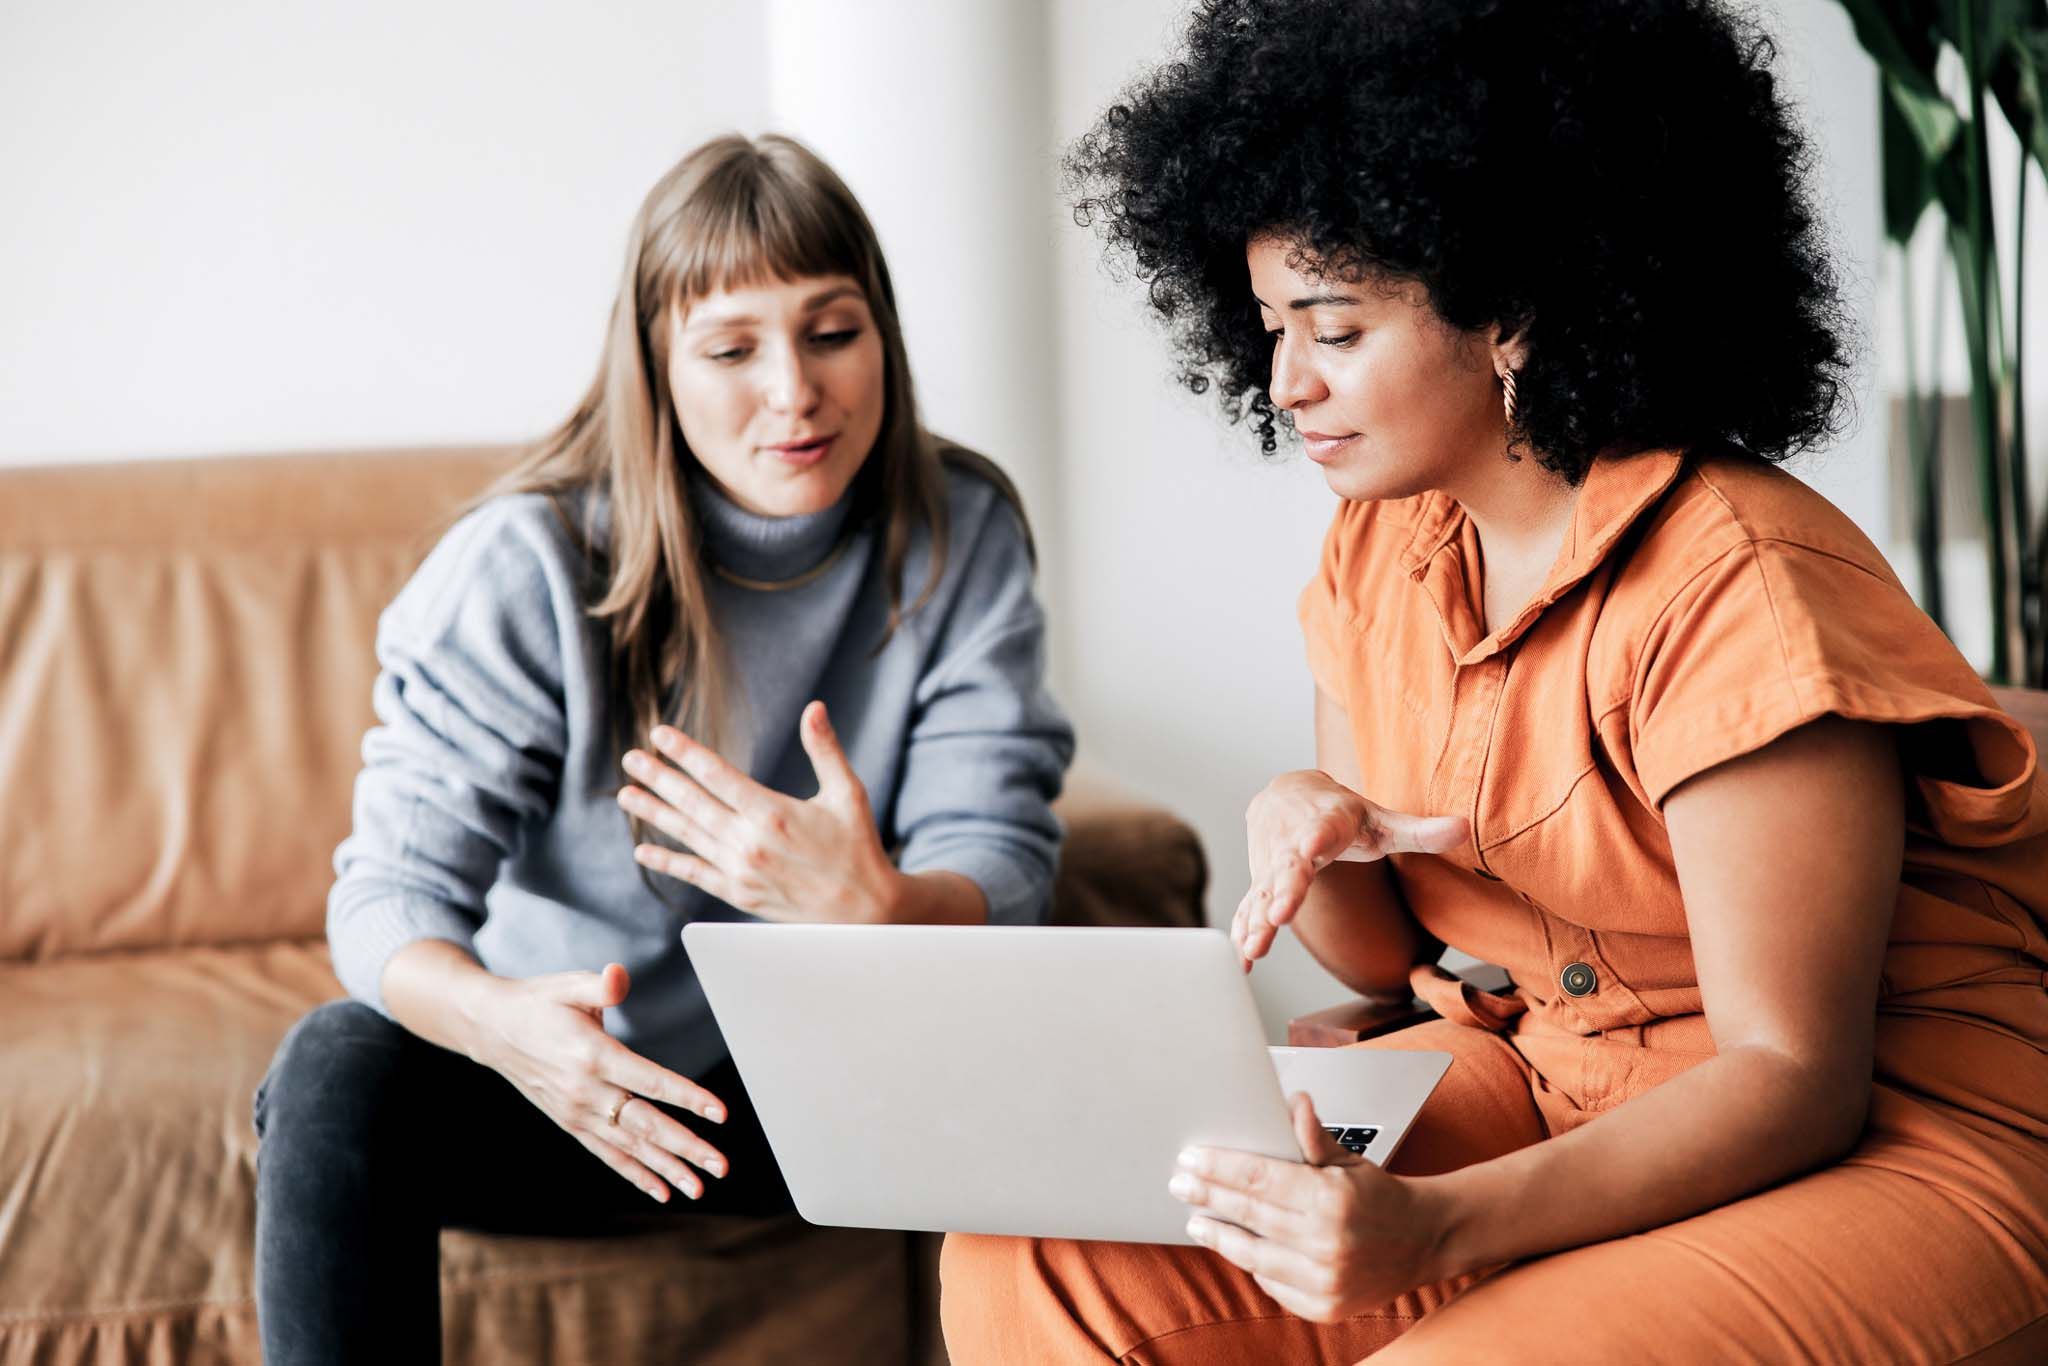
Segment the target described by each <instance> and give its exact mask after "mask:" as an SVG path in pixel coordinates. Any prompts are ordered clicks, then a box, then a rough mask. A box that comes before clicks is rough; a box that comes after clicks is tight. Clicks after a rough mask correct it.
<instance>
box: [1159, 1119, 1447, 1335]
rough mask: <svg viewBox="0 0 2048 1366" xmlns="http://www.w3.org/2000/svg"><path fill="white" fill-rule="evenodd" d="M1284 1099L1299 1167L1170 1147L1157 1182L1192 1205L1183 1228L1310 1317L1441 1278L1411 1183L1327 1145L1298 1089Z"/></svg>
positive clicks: (1330, 1315)
mask: <svg viewBox="0 0 2048 1366" xmlns="http://www.w3.org/2000/svg"><path fill="white" fill-rule="evenodd" d="M1288 1104H1289V1108H1290V1109H1291V1111H1292V1112H1293V1117H1294V1131H1295V1137H1296V1138H1297V1139H1298V1140H1299V1141H1300V1143H1301V1149H1302V1151H1303V1152H1305V1153H1307V1154H1308V1155H1309V1160H1308V1161H1307V1162H1289V1161H1286V1160H1284V1159H1281V1158H1276V1157H1265V1156H1262V1155H1260V1154H1258V1153H1246V1152H1236V1151H1232V1150H1230V1149H1226V1148H1190V1149H1188V1150H1187V1151H1186V1152H1184V1153H1182V1154H1181V1165H1180V1170H1179V1171H1177V1172H1176V1173H1175V1174H1174V1177H1173V1180H1172V1182H1171V1183H1170V1185H1169V1187H1168V1188H1169V1189H1170V1190H1171V1191H1172V1192H1173V1194H1174V1195H1175V1196H1176V1197H1178V1198H1179V1199H1181V1200H1183V1201H1185V1202H1186V1203H1187V1204H1188V1205H1190V1206H1192V1207H1193V1209H1194V1211H1195V1213H1194V1217H1193V1218H1191V1219H1189V1220H1188V1233H1189V1235H1190V1236H1191V1237H1193V1238H1194V1239H1195V1241H1196V1242H1198V1243H1200V1244H1201V1245H1202V1246H1204V1247H1206V1248H1209V1249H1210V1250H1211V1251H1213V1252H1215V1253H1216V1254H1217V1255H1218V1256H1220V1257H1222V1258H1223V1259H1224V1260H1225V1261H1228V1262H1230V1263H1231V1264H1233V1265H1235V1266H1237V1267H1239V1268H1241V1269H1242V1270H1245V1271H1248V1272H1250V1273H1251V1275H1252V1278H1253V1279H1254V1280H1256V1281H1257V1282H1258V1283H1259V1288H1260V1289H1262V1290H1264V1291H1265V1292H1266V1293H1267V1294H1268V1295H1271V1296H1272V1297H1273V1299H1274V1300H1275V1301H1277V1302H1278V1303H1279V1305H1280V1306H1281V1307H1282V1308H1283V1309H1287V1310H1289V1311H1290V1312H1292V1313H1295V1314H1298V1315H1300V1316H1301V1317H1302V1318H1305V1319H1311V1320H1313V1321H1315V1322H1317V1323H1330V1322H1333V1321H1335V1320H1337V1319H1341V1318H1345V1317H1347V1316H1349V1315H1352V1314H1358V1313H1362V1312H1364V1311H1365V1310H1368V1309H1372V1308H1376V1307H1378V1306H1379V1305H1382V1304H1385V1303H1386V1302H1387V1301H1388V1300H1391V1299H1393V1298H1394V1297H1395V1296H1396V1295H1399V1294H1401V1293H1402V1292H1404V1291H1408V1290H1413V1289H1415V1288H1416V1287H1417V1286H1420V1285H1427V1284H1429V1283H1430V1282H1432V1281H1436V1280H1441V1279H1443V1278H1444V1277H1445V1275H1447V1274H1448V1273H1447V1270H1445V1269H1440V1268H1439V1267H1438V1265H1437V1250H1438V1244H1439V1242H1440V1237H1439V1232H1438V1222H1439V1221H1438V1220H1437V1218H1436V1217H1435V1215H1434V1213H1433V1212H1432V1210H1431V1208H1430V1206H1429V1203H1428V1201H1426V1200H1425V1199H1424V1198H1423V1197H1422V1195H1421V1193H1420V1191H1419V1190H1418V1188H1417V1186H1416V1184H1415V1183H1414V1182H1413V1181H1410V1180H1406V1179H1404V1178H1402V1177H1398V1176H1389V1175H1387V1173H1385V1172H1383V1171H1381V1170H1380V1169H1379V1168H1378V1167H1375V1166H1373V1165H1372V1164H1371V1163H1370V1162H1367V1161H1365V1160H1364V1159H1362V1158H1358V1157H1354V1156H1352V1155H1351V1154H1350V1153H1348V1152H1346V1151H1345V1150H1344V1149H1342V1148H1340V1147H1339V1146H1337V1144H1336V1143H1335V1142H1334V1141H1333V1140H1332V1139H1331V1138H1330V1136H1329V1135H1328V1134H1326V1133H1324V1132H1323V1127H1322V1124H1321V1123H1320V1122H1319V1121H1318V1120H1317V1119H1316V1112H1315V1106H1314V1105H1313V1104H1312V1103H1311V1102H1310V1100H1309V1098H1308V1097H1307V1096H1306V1095H1301V1094H1297V1095H1295V1096H1292V1097H1290V1099H1289V1102H1288Z"/></svg>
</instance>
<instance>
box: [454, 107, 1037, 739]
mask: <svg viewBox="0 0 2048 1366" xmlns="http://www.w3.org/2000/svg"><path fill="white" fill-rule="evenodd" d="M820 275H849V276H851V277H853V279H854V280H855V281H857V282H858V283H859V284H860V286H861V288H862V290H863V292H864V293H865V294H866V295H867V304H868V309H869V311H870V313H872V314H873V316H874V320H875V326H876V329H877V330H878V331H879V333H880V335H881V340H882V348H883V355H884V368H883V389H884V405H883V411H882V428H881V432H880V434H879V435H878V436H877V437H876V440H875V446H874V449H873V450H872V451H871V452H870V453H869V455H868V458H867V460H866V462H865V463H864V464H863V465H862V467H861V470H860V473H859V474H858V475H857V476H856V477H855V481H854V496H855V499H856V502H855V506H854V508H853V511H852V514H851V515H852V517H854V518H856V519H863V518H866V519H878V520H879V521H880V522H881V523H882V526H883V541H882V544H883V565H884V570H885V575H886V580H887V584H888V592H889V623H888V630H889V632H891V633H893V632H894V631H895V630H896V628H897V627H898V626H900V625H901V624H902V621H903V618H904V616H905V615H907V613H908V612H914V611H916V610H917V608H918V607H920V606H922V605H923V603H924V602H925V601H926V600H927V599H928V598H929V597H930V595H931V593H932V591H933V589H934V588H935V587H936V586H937V584H938V580H939V575H940V573H941V572H942V571H943V570H944V568H945V562H946V553H947V544H946V540H947V537H946V532H947V517H946V481H945V472H944V466H945V465H946V464H958V465H963V466H966V467H969V468H972V469H975V470H976V471H978V472H980V473H981V474H983V475H984V476H985V477H988V478H989V479H991V480H992V481H993V482H994V483H995V484H996V486H997V487H998V488H999V489H1001V490H1002V491H1003V493H1004V495H1005V496H1006V497H1007V498H1008V499H1009V500H1010V501H1011V502H1012V503H1013V504H1016V505H1018V512H1019V515H1020V516H1021V515H1022V506H1021V504H1018V500H1017V494H1016V490H1015V488H1014V486H1013V485H1011V483H1010V481H1009V480H1008V479H1007V478H1006V477H1005V476H1004V475H1003V474H1002V473H1001V472H1000V471H998V470H997V469H996V468H995V466H994V465H992V464H990V463H989V462H988V461H987V460H985V459H983V458H982V457H980V456H978V455H975V454H974V453H972V452H970V451H966V450H964V449H962V448H960V447H955V446H950V445H948V444H946V443H942V442H940V441H938V440H936V439H935V438H933V437H932V436H931V435H930V434H929V433H928V432H926V431H925V429H924V427H923V426H922V425H921V423H920V422H919V419H918V413H917V402H916V398H915V395H914V392H913V390H912V387H911V382H910V363H909V358H908V355H907V353H906V352H905V350H904V345H903V332H902V327H901V324H900V322H899V320H898V318H897V314H896V295H895V290H894V288H893V287H892V286H891V284H890V281H889V269H888V266H887V265H886V264H885V263H884V261H883V259H882V248H881V244H880V242H879V241H878V240H877V239H876V237H875V231H874V228H873V227H872V226H871V225H870V224H869V223H868V218H867V215H866V214H865V213H864V212H862V210H861V207H860V203H859V201H857V200H856V199H855V198H854V197H853V193H852V191H850V190H848V189H847V188H846V185H845V183H844V182H842V181H841V180H840V179H839V177H838V176H837V175H836V174H834V173H833V171H832V168H831V167H829V166H827V165H826V164H825V163H824V162H823V161H821V160H820V159H819V158H818V157H817V155H816V154H815V153H813V152H812V151H810V149H808V148H806V147H805V146H803V145H802V144H801V143H799V142H796V141H795V140H794V139H791V138H786V137H781V136H776V135H773V134H771V135H768V136H765V137H760V138H756V139H752V140H749V139H747V138H744V137H740V136H737V135H728V136H725V137H720V138H715V139H713V140H712V141H710V142H707V143H705V144H704V145H703V146H701V147H698V148H697V149H696V150H694V151H692V152H690V153H689V154H688V155H687V156H685V157H684V158H683V159H682V160H681V161H679V162H677V163H676V165H675V166H674V167H673V168H672V169H670V170H669V172H668V173H667V174H666V175H664V176H662V178H661V179H660V180H658V181H656V182H655V184H654V188H653V189H651V190H649V191H648V192H647V198H646V200H645V201H644V202H643V203H642V204H641V206H640V211H639V213H638V214H636V215H635V216H634V219H633V226H632V232H631V236H630V238H629V240H628V243H627V248H626V269H625V275H624V278H623V279H621V281H620V282H619V292H618V297H617V298H616V300H615V301H614V302H613V305H612V313H611V322H610V325H609V328H608V330H607V332H606V334H605V343H604V352H603V356H602V358H601V359H600V360H599V362H598V369H597V377H596V379H594V380H593V381H591V385H590V389H589V391H588V392H586V393H585V394H584V396H583V399H582V401H581V402H580V403H578V404H577V406H576V410H575V412H574V413H573V414H571V415H570V417H569V419H568V420H567V421H566V422H564V423H563V424H562V425H561V426H560V427H557V428H556V429H555V430H554V431H553V432H551V433H549V434H548V435H547V436H546V437H545V438H543V439H542V440H541V441H540V442H538V443H537V444H536V445H535V446H534V447H533V449H532V450H531V451H529V452H528V453H527V454H526V456H525V457H524V458H523V459H521V460H520V461H519V463H518V464H517V465H515V466H514V467H513V468H512V469H511V470H509V471H508V472H507V473H506V474H505V475H504V476H503V477H502V478H500V479H499V480H498V481H497V482H496V483H495V484H494V485H493V486H492V488H491V489H490V490H489V491H488V492H487V493H486V494H485V495H484V496H485V497H486V498H488V497H494V496H497V495H499V494H505V493H528V492H541V493H546V494H549V495H551V496H553V497H554V499H555V505H556V508H557V510H558V511H560V512H561V513H562V515H563V517H564V520H565V522H566V523H568V524H569V525H570V526H571V529H572V533H573V534H575V535H577V536H578V537H579V538H580V540H581V542H582V547H583V549H584V551H585V553H586V556H587V557H588V558H589V560H590V562H591V565H592V568H593V570H594V572H595V573H596V574H597V575H598V578H599V582H600V584H601V591H598V588H597V586H594V588H593V592H594V593H595V595H596V601H595V602H594V603H593V604H592V605H591V607H590V608H589V609H588V610H589V611H590V614H591V615H592V616H594V617H596V618H598V619H599V620H602V621H603V622H604V623H605V624H606V628H607V632H608V634H609V638H610V646H611V669H612V689H613V692H614V695H615V697H616V698H617V700H618V701H619V702H620V703H621V704H622V705H621V706H620V707H619V709H618V711H617V712H616V715H617V716H618V718H619V727H618V729H619V731H620V734H619V735H618V736H617V737H616V738H617V739H618V740H619V742H620V743H621V745H622V746H623V745H625V744H631V743H633V742H634V741H635V740H636V739H639V740H644V739H645V737H646V735H647V733H648V732H649V731H650V730H652V729H653V728H654V726H655V725H656V724H658V723H660V722H663V721H667V722H670V723H672V724H674V725H676V726H677V727H678V728H679V729H681V730H683V731H685V732H687V733H688V734H690V735H693V736H696V737H697V738H699V739H702V740H705V741H706V742H707V743H710V744H712V745H713V746H714V747H718V746H721V745H724V744H729V743H730V742H731V741H733V740H734V739H736V738H737V737H735V736H733V735H732V734H730V729H731V728H732V726H733V718H734V699H733V698H732V697H731V696H730V680H729V679H728V677H727V671H726V668H725V664H724V661H723V660H722V658H721V652H720V649H719V642H718V638H717V631H716V628H715V624H714V622H713V620H712V616H711V607H710V598H709V594H708V592H707V585H706V580H705V568H706V566H705V564H704V561H703V558H702V553H703V552H702V539H701V537H700V536H699V534H698V528H697V525H696V520H695V515H694V513H693V512H692V510H691V505H690V499H689V496H688V491H687V487H686V480H687V474H686V470H685V466H684V461H686V460H688V461H691V462H692V463H694V459H695V457H693V456H691V455H690V453H689V450H688V448H687V447H686V446H684V444H683V441H682V435H681V432H680V430H679V428H678V427H677V424H676V411H675V399H674V396H673V395H672V394H671V393H670V392H669V383H668V360H669V328H668V319H669V317H670V313H671V310H673V309H679V308H685V307H687V306H688V305H689V304H690V303H691V302H692V301H693V300H696V299H700V298H702V297H704V296H705V295H707V294H710V293H713V292H715V291H718V290H721V289H729V288H738V287H746V286H749V285H755V284H762V283H768V282H771V281H780V280H792V279H803V278H808V277H811V276H820ZM597 489H602V490H603V491H604V492H605V493H606V494H607V495H608V498H607V499H606V501H607V502H608V504H609V519H610V530H609V534H608V535H604V534H602V533H601V530H600V528H599V527H598V526H597V524H596V516H597V502H598V500H596V499H588V498H586V499H584V500H583V501H584V512H583V515H582V516H581V517H580V518H576V517H572V515H571V514H570V513H569V511H568V510H567V504H566V501H565V499H564V497H563V495H565V494H571V493H574V492H577V491H581V490H597ZM920 527H922V528H924V529H925V530H926V531H927V532H928V533H929V536H930V541H931V546H932V556H931V574H930V577H929V579H928V580H927V581H926V583H925V585H924V588H923V590H922V592H921V593H920V595H919V597H918V599H917V601H916V602H914V603H913V604H912V605H911V606H910V607H909V608H908V609H906V608H905V607H904V606H903V602H902V581H903V569H904V562H905V559H906V557H907V556H908V554H909V550H910V545H911V540H912V537H913V535H914V533H915V532H916V531H917V530H918V528H920ZM884 639H885V640H886V639H887V636H886V635H885V636H884ZM878 644H879V642H878Z"/></svg>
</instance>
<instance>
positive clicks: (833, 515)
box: [689, 470, 853, 581]
mask: <svg viewBox="0 0 2048 1366" xmlns="http://www.w3.org/2000/svg"><path fill="white" fill-rule="evenodd" d="M689 485H690V505H691V506H692V507H693V508H695V509H696V513H697V525H698V527H699V529H700V530H701V531H702V533H703V536H704V550H705V553H706V554H707V555H709V556H710V558H711V562H712V563H713V564H716V565H719V566H720V567H722V568H724V569H726V570H728V571H729V572H731V573H734V574H740V575H744V576H745V577H747V578H750V579H766V580H770V581H774V580H778V579H791V578H795V577H796V576H797V575H799V574H802V573H803V572H804V571H806V570H809V569H814V568H816V567H817V566H818V564H819V563H820V562H822V561H823V560H824V558H825V557H826V556H827V555H830V554H831V553H832V548H833V547H834V546H836V545H837V544H838V543H839V536H840V533H841V531H843V530H844V529H845V527H846V519H847V516H848V514H849V513H850V512H851V511H852V508H853V488H852V486H851V485H849V486H848V487H847V490H846V492H845V493H843V494H841V495H840V498H839V501H838V502H836V503H834V504H833V505H832V506H831V507H828V508H825V509H823V510H821V511H818V512H806V513H800V514H799V515H797V516H795V517H763V516H762V515H761V514H759V513H756V512H749V511H747V510H746V509H745V508H743V507H741V506H740V505H739V504H738V503H735V502H733V500H732V499H731V498H729V497H728V496H726V494H725V493H724V492H723V491H722V490H721V489H720V488H719V487H718V485H717V484H716V483H714V482H713V481H712V479H711V477H710V476H709V475H707V474H705V473H704V472H703V471H702V470H692V471H691V472H690V477H689Z"/></svg>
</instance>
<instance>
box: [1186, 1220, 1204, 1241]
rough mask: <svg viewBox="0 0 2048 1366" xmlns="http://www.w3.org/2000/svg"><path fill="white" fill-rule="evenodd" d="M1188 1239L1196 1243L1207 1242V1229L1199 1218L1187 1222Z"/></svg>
mask: <svg viewBox="0 0 2048 1366" xmlns="http://www.w3.org/2000/svg"><path fill="white" fill-rule="evenodd" d="M1188 1237H1190V1238H1192V1239H1194V1240H1195V1241H1196V1242H1198V1243H1206V1242H1208V1241H1209V1229H1208V1226H1207V1225H1206V1224H1204V1223H1203V1222H1202V1221H1201V1220H1200V1219H1199V1218H1196V1219H1190V1220H1188Z"/></svg>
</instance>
